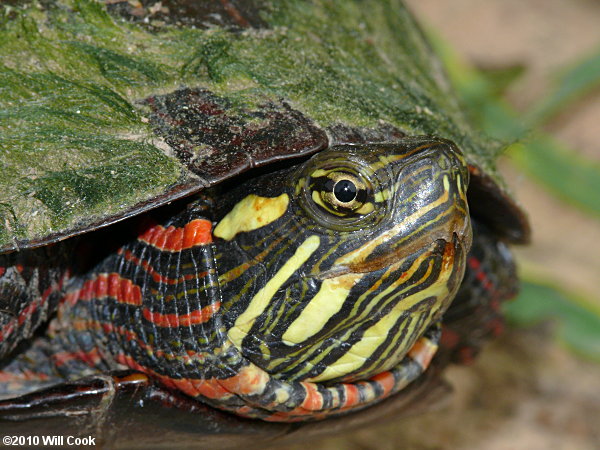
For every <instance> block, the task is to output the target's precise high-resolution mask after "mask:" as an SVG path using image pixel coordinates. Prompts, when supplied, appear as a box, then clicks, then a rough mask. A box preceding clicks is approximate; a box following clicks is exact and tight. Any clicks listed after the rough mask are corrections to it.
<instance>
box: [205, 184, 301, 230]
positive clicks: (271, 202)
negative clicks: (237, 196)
mask: <svg viewBox="0 0 600 450" xmlns="http://www.w3.org/2000/svg"><path fill="white" fill-rule="evenodd" d="M289 202H290V198H289V197H288V195H287V194H281V195H280V196H279V197H275V198H269V197H260V196H258V195H254V194H250V195H248V196H247V197H245V198H244V199H243V200H241V201H240V202H238V203H237V204H236V205H235V206H234V207H233V209H232V210H231V211H229V213H228V214H227V215H226V216H225V217H223V219H222V220H221V221H220V222H219V223H218V224H217V226H216V227H215V231H214V233H213V234H214V235H215V236H216V237H220V238H222V239H225V240H227V241H230V240H231V239H233V238H234V237H235V235H236V234H238V233H241V232H243V231H252V230H256V229H258V228H261V227H264V226H265V225H268V224H270V223H272V222H274V221H276V220H277V219H279V218H280V217H281V216H283V214H284V213H285V211H286V210H287V207H288V204H289Z"/></svg>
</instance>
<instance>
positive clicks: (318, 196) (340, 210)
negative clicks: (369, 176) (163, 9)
mask: <svg viewBox="0 0 600 450" xmlns="http://www.w3.org/2000/svg"><path fill="white" fill-rule="evenodd" d="M309 188H310V191H311V193H312V195H311V197H312V200H313V201H314V203H316V205H317V206H318V207H320V208H322V209H325V210H326V211H327V212H328V213H331V214H334V215H336V216H339V217H348V216H356V215H362V214H366V213H369V212H371V211H372V209H369V208H368V207H367V208H365V205H367V203H368V201H367V199H368V197H369V193H370V191H371V189H370V184H369V183H368V181H367V180H366V179H364V178H363V177H362V176H361V175H360V174H357V173H351V172H350V171H347V170H329V171H323V170H318V171H315V172H314V173H313V174H311V177H310V181H309Z"/></svg>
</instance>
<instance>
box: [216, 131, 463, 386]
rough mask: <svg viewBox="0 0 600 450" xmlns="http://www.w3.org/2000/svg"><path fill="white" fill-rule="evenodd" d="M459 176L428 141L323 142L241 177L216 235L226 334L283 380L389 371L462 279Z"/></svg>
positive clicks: (447, 148)
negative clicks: (277, 166) (310, 152)
mask: <svg viewBox="0 0 600 450" xmlns="http://www.w3.org/2000/svg"><path fill="white" fill-rule="evenodd" d="M467 184H468V171H467V167H466V163H465V161H464V159H463V157H462V155H461V153H460V151H459V150H458V149H457V148H456V147H455V146H454V145H453V144H452V143H451V142H448V141H445V140H439V139H431V138H410V139H406V140H404V141H402V142H400V143H394V144H365V145H342V146H334V147H331V148H329V149H327V150H325V151H323V152H321V153H318V154H317V155H315V156H314V157H312V158H311V159H309V160H308V161H305V162H304V163H303V164H302V165H301V166H300V167H294V168H288V169H285V170H282V171H280V172H277V173H275V174H269V175H264V176H262V177H259V178H257V179H254V180H252V181H251V183H249V184H247V185H245V186H243V187H242V188H241V189H239V190H238V191H237V192H238V201H237V203H236V204H235V205H234V206H232V207H231V208H230V209H228V210H227V212H225V213H224V214H223V216H222V217H221V218H220V220H219V223H218V224H217V226H216V228H215V230H214V234H215V236H216V237H217V238H220V240H218V241H217V245H221V247H220V248H221V249H222V250H221V251H220V252H219V258H221V259H222V261H223V262H224V267H225V268H226V270H225V271H223V272H221V276H220V283H221V288H222V292H223V297H224V305H225V311H226V313H225V316H224V317H225V326H226V328H227V336H228V339H229V340H230V341H231V342H232V343H233V345H235V346H236V347H237V348H238V349H239V350H241V352H242V354H243V355H244V356H245V357H246V358H248V359H249V360H251V361H252V362H253V363H254V364H256V365H257V366H259V367H261V368H262V369H264V370H265V371H267V372H268V373H269V374H271V375H272V376H274V377H280V378H281V379H285V380H296V381H298V380H306V381H318V382H321V381H327V382H333V381H340V380H343V381H348V380H357V379H364V378H368V377H370V376H372V375H375V374H377V373H379V372H382V371H385V370H388V369H390V368H392V367H394V366H395V365H397V364H398V363H399V362H400V361H401V360H402V358H404V356H405V355H406V354H407V353H408V352H409V351H410V349H411V347H412V346H413V344H414V343H415V342H416V340H417V339H418V338H419V337H420V336H421V335H422V334H423V333H424V332H425V331H426V330H427V329H428V327H430V326H432V325H433V324H435V323H436V322H438V321H439V318H440V316H441V315H442V314H443V312H444V311H445V309H446V308H447V307H448V306H449V303H450V302H451V300H452V298H453V297H454V295H455V293H456V290H457V288H458V286H459V284H460V281H461V279H462V276H463V272H464V263H465V258H466V253H467V251H468V249H469V247H470V241H471V225H470V220H469V211H468V205H467V201H466V188H467ZM220 267H221V265H220Z"/></svg>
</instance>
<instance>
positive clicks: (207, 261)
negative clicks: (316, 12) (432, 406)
mask: <svg viewBox="0 0 600 450" xmlns="http://www.w3.org/2000/svg"><path fill="white" fill-rule="evenodd" d="M340 173H341V174H342V175H344V174H345V175H344V176H346V175H349V176H350V177H351V179H352V180H354V182H355V183H357V184H358V185H359V188H360V189H359V191H360V193H359V195H357V196H356V200H357V201H359V202H360V204H355V205H351V206H350V204H349V203H347V204H345V205H348V207H347V208H346V207H345V206H344V205H342V207H339V205H330V204H328V203H327V202H328V201H329V200H328V197H327V193H326V192H325V193H324V192H323V191H324V190H325V189H329V188H332V186H333V185H332V183H331V182H330V181H328V180H331V179H333V180H335V179H336V177H338V175H339V174H340ZM352 177H354V178H352ZM338 178H339V177H338ZM346 178H347V177H346ZM467 185H468V172H467V168H466V164H465V162H464V160H463V158H462V155H461V154H460V152H459V151H458V150H457V149H456V147H455V146H454V145H453V144H451V143H450V142H447V141H444V140H437V139H430V138H412V139H406V140H404V141H402V142H400V143H396V144H373V145H356V146H350V145H347V146H338V147H333V148H330V149H328V150H326V151H323V152H321V153H319V154H318V155H316V156H315V157H313V158H312V159H310V160H308V161H306V162H304V163H302V164H301V165H299V166H294V167H289V168H284V169H281V170H279V171H277V172H270V173H268V174H265V175H263V176H258V177H256V178H252V179H250V180H248V181H247V182H246V183H243V184H241V185H239V186H236V187H228V188H227V187H226V188H223V189H224V191H223V190H222V191H220V192H218V191H207V194H206V195H207V197H206V198H205V199H204V200H201V201H199V202H197V203H196V204H194V205H193V206H191V207H188V209H186V210H185V211H184V212H182V213H181V214H179V215H178V216H175V217H174V218H173V219H170V220H168V221H167V222H165V223H162V224H156V223H149V224H147V225H146V226H145V228H144V229H142V231H141V232H140V235H139V237H138V239H136V240H134V241H133V242H132V243H130V244H127V245H125V246H123V247H122V248H120V249H119V250H118V251H117V252H116V253H114V254H112V255H111V256H109V257H107V258H106V259H105V260H104V261H103V262H102V263H100V265H98V266H97V267H95V268H94V269H93V270H92V271H91V272H90V273H89V274H88V275H87V276H85V277H81V278H74V279H72V280H71V282H70V285H69V287H68V290H67V292H66V295H65V297H64V299H63V301H62V304H61V306H60V308H59V312H58V317H57V318H56V319H55V320H54V321H53V322H52V323H51V325H50V330H49V336H50V337H49V341H47V343H46V344H44V345H49V346H50V347H51V348H52V349H53V350H52V352H50V353H51V354H50V355H49V361H50V363H49V364H47V366H48V367H49V368H47V369H46V370H47V373H46V375H47V376H49V377H50V378H51V379H52V380H53V379H54V378H55V377H57V376H58V377H59V378H60V377H64V378H69V377H73V376H81V374H86V373H92V372H94V371H100V372H107V371H111V370H115V369H122V368H130V369H134V370H138V371H141V372H144V373H146V374H148V375H150V376H152V377H153V378H156V379H157V380H158V381H159V382H160V383H162V384H164V385H165V386H167V387H169V388H172V389H177V390H180V391H183V392H184V393H186V394H188V395H190V396H193V397H197V398H199V399H201V400H203V401H206V402H209V403H211V404H212V405H214V406H217V407H219V408H223V409H227V410H230V411H234V412H236V413H237V414H240V415H244V416H249V417H260V418H263V419H266V420H286V421H294V420H305V419H314V418H321V417H325V416H327V415H332V414H339V413H341V412H345V411H347V410H351V409H359V408H362V407H364V406H366V405H368V404H371V403H373V402H375V401H378V400H381V399H382V398H384V397H386V396H388V395H390V394H392V393H393V392H396V391H398V390H399V389H402V388H403V387H404V386H406V385H407V384H408V383H410V381H412V380H414V379H415V378H417V377H418V376H419V375H420V374H421V373H422V372H423V370H425V369H426V367H427V365H428V363H429V360H430V359H431V357H432V356H433V354H434V353H435V350H436V348H437V342H438V340H439V335H440V331H439V322H440V320H441V318H442V315H443V313H444V311H445V310H446V309H447V308H448V306H449V304H450V302H451V300H452V298H453V297H454V295H455V293H456V291H457V289H458V287H459V285H460V282H461V280H462V277H463V272H464V267H465V260H466V255H467V252H468V249H469V247H470V245H471V225H470V219H469V212H468V206H467V201H466V189H467ZM315 193H316V194H315ZM211 196H212V197H213V198H212V199H211V198H210V197H211ZM315 196H318V197H315ZM315 198H316V200H315ZM221 199H223V200H221ZM225 199H226V200H225ZM365 205H369V206H367V207H365ZM336 208H337V209H336ZM213 225H214V228H213ZM38 350H39V349H38ZM38 350H36V349H33V350H31V351H38ZM25 358H26V357H25ZM15 364H16V365H17V366H18V365H19V364H20V363H19V362H18V361H17V362H15ZM15 367H16V366H15ZM9 369H10V368H9ZM8 372H10V370H8ZM53 377H54V378H53Z"/></svg>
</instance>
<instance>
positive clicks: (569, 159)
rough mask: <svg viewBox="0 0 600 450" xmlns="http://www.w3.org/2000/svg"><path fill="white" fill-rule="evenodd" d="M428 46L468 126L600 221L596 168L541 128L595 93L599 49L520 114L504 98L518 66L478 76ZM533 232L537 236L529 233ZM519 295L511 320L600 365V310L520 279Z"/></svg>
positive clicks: (440, 46) (441, 47)
mask: <svg viewBox="0 0 600 450" xmlns="http://www.w3.org/2000/svg"><path fill="white" fill-rule="evenodd" d="M433 42H434V46H435V47H436V49H437V50H438V53H439V54H440V55H441V56H442V59H443V60H444V63H445V65H446V69H447V70H448V73H449V75H450V78H451V80H452V82H453V84H454V85H455V88H456V89H457V90H458V92H459V94H460V95H461V97H462V99H463V102H464V104H465V106H466V108H467V113H468V115H469V116H470V117H471V120H472V121H473V122H474V123H476V124H478V125H479V126H480V127H481V128H482V129H483V130H484V132H485V133H487V134H488V135H489V136H491V137H492V138H494V139H497V140H499V141H500V142H503V143H505V144H506V145H507V149H506V152H507V153H508V155H509V156H510V158H511V161H512V162H513V163H514V164H515V165H516V166H517V167H518V168H519V169H521V170H522V171H523V172H525V173H526V174H527V175H529V176H530V177H531V178H532V179H533V180H535V181H537V182H538V183H539V184H540V185H541V186H543V187H544V188H546V189H547V190H548V191H550V192H551V193H552V194H553V195H555V196H556V197H558V198H560V199H562V200H563V201H565V202H566V203H568V204H569V205H571V206H574V207H577V208H579V209H581V210H582V211H584V212H585V213H588V214H589V215H591V216H592V217H595V218H596V219H600V164H598V163H597V162H596V161H592V160H590V159H589V158H585V157H584V156H582V155H580V154H578V153H577V152H576V151H575V150H574V149H570V148H568V147H567V146H566V145H565V144H564V143H560V142H557V141H556V140H555V139H554V138H553V137H552V136H551V135H549V134H548V133H546V132H545V131H544V127H545V126H546V125H547V124H548V123H549V122H550V121H551V120H552V119H554V118H556V117H557V116H558V115H560V114H561V113H564V112H565V111H566V110H568V109H569V108H570V107H572V106H573V105H574V104H575V103H576V102H578V101H580V100H581V99H582V98H584V97H585V96H586V95H589V94H590V93H592V92H593V91H594V90H597V89H599V88H600V48H599V49H598V51H596V52H594V53H593V54H591V55H589V56H587V57H585V58H583V59H582V60H580V61H579V62H577V63H576V64H574V65H572V66H571V67H569V68H567V69H565V70H563V71H561V73H560V74H558V75H557V76H556V77H555V79H554V82H553V83H552V89H551V90H550V92H548V93H547V94H546V95H545V96H544V98H543V99H542V100H541V101H539V103H537V104H534V105H533V106H532V107H531V108H529V110H528V111H526V112H525V113H519V112H517V111H516V110H515V109H514V108H513V107H512V106H511V105H510V104H509V103H508V102H507V101H506V99H505V98H504V93H505V92H506V90H507V88H508V87H509V86H510V85H511V84H512V83H513V82H514V81H515V80H516V79H518V77H519V76H520V75H521V74H522V73H523V68H522V67H521V66H514V67H509V68H505V69H503V70H492V71H483V70H478V69H476V68H474V67H472V66H470V65H468V64H467V63H465V62H464V61H463V60H461V59H460V58H459V57H458V55H457V54H456V53H455V52H454V51H453V50H452V49H451V48H449V47H448V45H447V44H446V43H445V42H443V41H441V40H440V39H439V38H437V37H436V36H434V37H433ZM533 232H534V233H535V230H533ZM522 278H523V283H522V286H521V292H520V295H519V297H518V298H517V299H516V300H515V301H514V302H509V304H507V305H506V313H507V317H508V319H509V321H510V322H512V323H514V324H517V325H522V326H531V325H534V324H536V323H539V322H541V321H544V320H548V319H551V320H554V321H556V322H557V325H558V326H557V329H558V333H557V334H558V336H559V338H560V340H561V341H562V342H563V343H564V344H566V345H567V346H568V347H569V348H571V349H572V350H573V351H574V352H576V353H577V354H579V355H582V356H585V357H587V358H590V359H592V360H595V361H598V362H600V310H598V309H597V308H595V307H594V306H592V305H593V303H594V302H593V301H591V300H589V299H586V298H581V297H580V296H579V295H577V294H575V293H574V292H567V291H564V290H561V289H560V288H558V287H556V286H555V285H553V283H552V282H551V281H550V280H544V279H537V278H534V277H532V276H531V275H529V274H527V273H525V274H524V275H523V277H522Z"/></svg>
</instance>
